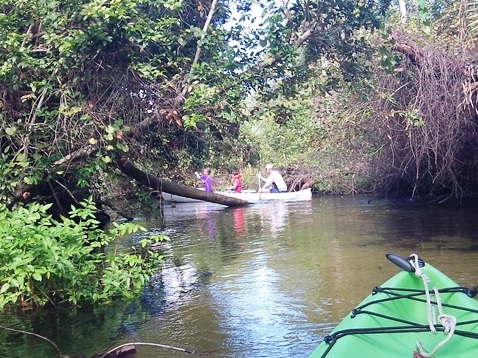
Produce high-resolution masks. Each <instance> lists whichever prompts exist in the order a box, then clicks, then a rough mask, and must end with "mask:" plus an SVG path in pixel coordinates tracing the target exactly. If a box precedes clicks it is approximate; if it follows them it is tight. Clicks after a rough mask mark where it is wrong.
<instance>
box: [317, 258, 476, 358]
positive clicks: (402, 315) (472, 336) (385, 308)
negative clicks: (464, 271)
mask: <svg viewBox="0 0 478 358" xmlns="http://www.w3.org/2000/svg"><path fill="white" fill-rule="evenodd" d="M421 270H422V271H423V273H425V275H426V276H427V277H428V279H429V280H430V283H429V290H428V292H430V293H431V294H432V295H433V293H434V291H433V290H432V287H433V288H436V289H438V292H439V294H438V296H437V297H434V296H431V298H430V299H429V302H430V303H431V305H427V297H426V296H427V295H426V290H425V289H424V282H423V280H422V278H420V277H416V276H415V274H414V273H413V272H406V271H402V272H399V273H398V274H397V275H395V276H393V277H392V278H390V279H389V280H388V281H386V282H385V283H384V284H383V285H382V286H380V287H376V288H374V290H373V292H372V293H371V294H370V295H369V296H368V297H367V298H365V300H363V301H362V302H361V303H360V305H359V306H357V307H356V308H355V309H354V310H352V312H351V313H350V315H349V316H348V317H346V318H344V319H343V320H342V321H341V322H340V323H339V324H338V325H337V327H336V328H335V329H334V330H333V331H332V333H331V334H330V335H329V336H327V337H325V339H324V341H323V342H321V343H320V344H319V346H318V347H317V348H316V349H315V350H314V351H313V352H312V354H311V356H310V357H311V358H319V357H351V356H353V357H359V358H360V357H364V358H365V357H367V358H369V357H401V358H406V357H410V358H412V357H414V352H416V351H417V340H420V342H421V344H422V346H423V348H424V349H425V351H428V352H430V351H432V350H434V348H435V347H437V346H438V345H440V344H443V346H441V347H439V349H438V350H436V354H434V355H433V356H434V357H436V358H448V357H450V358H451V357H460V358H468V357H469V358H471V357H478V301H477V300H476V299H474V298H472V297H471V296H473V295H474V294H476V292H475V291H473V290H470V289H468V288H465V287H460V286H458V285H457V284H456V283H455V282H454V281H453V280H451V279H450V278H449V277H447V276H446V275H445V274H443V273H442V272H440V271H439V270H437V269H435V268H434V267H433V266H431V265H429V264H428V263H427V264H425V266H424V267H423V268H422V269H421ZM437 302H438V303H437ZM440 302H441V309H442V311H443V313H444V314H446V315H451V316H453V317H455V318H456V326H455V328H454V334H453V335H452V336H451V338H450V339H449V341H446V342H444V343H442V342H443V341H444V340H445V339H446V338H447V337H448V333H445V332H444V330H445V328H444V326H442V324H441V323H440V321H437V322H436V323H435V324H434V325H433V327H435V329H436V331H437V332H435V333H434V332H432V331H431V328H430V326H429V320H428V314H427V312H428V307H430V308H431V309H432V311H430V312H431V315H432V316H434V317H437V316H438V315H439V313H440V311H439V310H440V305H439V303H440Z"/></svg>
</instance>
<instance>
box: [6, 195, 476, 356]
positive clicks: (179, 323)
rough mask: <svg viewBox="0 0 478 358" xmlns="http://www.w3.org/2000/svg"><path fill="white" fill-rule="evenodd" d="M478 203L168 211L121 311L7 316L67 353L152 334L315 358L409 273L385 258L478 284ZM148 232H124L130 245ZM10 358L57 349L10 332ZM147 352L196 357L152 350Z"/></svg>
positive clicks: (224, 350) (342, 202)
mask: <svg viewBox="0 0 478 358" xmlns="http://www.w3.org/2000/svg"><path fill="white" fill-rule="evenodd" d="M477 214H478V208H476V207H454V206H445V205H417V204H412V203H405V204H404V203H401V204H400V203H392V202H389V201H386V200H378V199H374V198H370V197H360V196H356V197H340V196H322V197H317V198H314V199H313V200H312V201H308V202H292V203H264V204H258V205H251V206H249V207H246V208H238V209H224V208H222V207H218V206H215V205H206V204H179V205H177V206H176V207H170V206H167V207H165V216H166V227H165V228H164V229H162V230H159V229H158V228H157V227H156V226H155V223H153V222H145V223H143V224H144V225H145V226H147V227H148V228H149V229H150V230H151V231H155V232H158V231H161V232H164V233H165V234H167V235H169V237H170V238H171V241H170V242H169V243H165V244H163V245H162V248H161V249H162V250H163V252H164V255H165V258H166V260H165V266H164V270H163V273H162V275H161V276H160V277H157V278H156V280H155V285H154V287H152V288H150V289H148V290H146V291H145V293H144V295H143V296H142V297H141V299H138V300H136V301H135V302H133V303H129V304H118V305H115V306H114V307H109V308H102V309H95V310H91V309H90V310H82V309H78V310H75V311H71V310H65V311H63V310H61V311H52V312H49V313H43V314H36V315H33V314H31V315H30V314H27V315H16V314H8V315H7V314H3V315H2V316H1V317H0V324H1V325H2V326H7V327H11V328H16V329H24V330H28V331H33V332H35V333H37V334H41V335H43V336H45V337H47V338H49V339H51V340H52V341H54V342H55V343H56V344H57V345H58V346H59V348H60V349H61V350H62V351H63V352H64V353H66V354H69V355H71V356H73V355H84V356H91V355H92V354H93V353H98V352H105V351H107V350H109V349H111V348H112V347H114V346H116V345H119V344H122V343H126V342H150V343H159V344H164V345H169V346H175V347H180V348H184V349H187V350H190V351H195V352H201V353H207V354H208V356H209V357H239V358H242V357H307V356H308V354H310V353H311V352H312V350H313V349H314V348H315V347H316V346H317V344H318V343H319V342H320V340H321V338H322V337H323V336H324V335H326V334H327V333H329V332H330V330H331V329H332V328H333V327H334V326H335V325H336V324H337V323H338V321H339V320H340V319H341V318H342V317H343V316H345V315H346V314H347V313H348V312H349V311H350V310H351V309H352V308H353V307H354V306H355V305H356V304H358V303H359V302H360V301H361V300H362V299H363V298H364V297H365V296H366V295H367V294H368V293H369V292H370V291H371V289H372V288H373V287H374V286H377V285H380V284H381V283H382V282H384V281H385V280H387V279H388V278H389V277H390V276H392V275H394V274H395V273H397V272H398V270H399V269H398V267H396V266H394V265H393V264H391V263H389V262H388V261H387V260H386V258H385V254H386V253H388V252H393V253H397V254H400V255H402V256H408V255H409V254H411V253H417V254H419V255H420V256H421V257H422V258H423V259H424V260H426V261H428V262H429V263H431V264H432V265H434V266H435V267H437V268H439V269H440V270H442V271H443V272H445V273H446V274H447V275H448V276H450V277H451V278H453V279H454V280H455V281H457V282H458V283H459V284H461V285H464V286H473V285H476V284H477V283H478V282H477V281H478V280H477V277H478V265H476V262H477V259H478V220H477V218H478V216H477ZM135 240H137V238H134V237H132V238H129V239H125V240H124V245H125V247H127V246H130V245H131V244H132V243H134V241H135ZM0 344H1V346H0V355H1V356H5V357H22V358H26V357H32V358H33V357H35V358H46V357H55V356H56V350H55V349H54V348H52V347H51V345H50V344H48V343H47V342H44V341H42V340H39V339H37V338H34V337H29V336H25V335H23V334H18V333H13V332H9V331H4V330H0ZM137 350H138V354H137V357H138V358H152V357H187V356H191V355H188V354H185V353H180V352H175V351H171V350H165V349H159V348H153V347H143V346H138V348H137Z"/></svg>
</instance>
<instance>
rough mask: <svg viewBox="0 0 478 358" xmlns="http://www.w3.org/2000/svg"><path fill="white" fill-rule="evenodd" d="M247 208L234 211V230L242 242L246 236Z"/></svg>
mask: <svg viewBox="0 0 478 358" xmlns="http://www.w3.org/2000/svg"><path fill="white" fill-rule="evenodd" d="M245 211H246V208H235V209H233V210H232V215H233V216H234V230H235V231H236V234H237V239H238V240H240V239H242V238H243V237H244V235H245V234H246V219H245V216H244V215H245Z"/></svg>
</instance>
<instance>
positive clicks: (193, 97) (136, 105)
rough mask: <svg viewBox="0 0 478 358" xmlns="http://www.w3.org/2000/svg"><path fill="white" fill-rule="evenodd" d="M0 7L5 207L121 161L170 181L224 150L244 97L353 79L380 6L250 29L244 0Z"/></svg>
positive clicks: (273, 6)
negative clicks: (311, 79) (325, 73)
mask: <svg viewBox="0 0 478 358" xmlns="http://www.w3.org/2000/svg"><path fill="white" fill-rule="evenodd" d="M0 4H1V7H2V10H3V11H2V13H1V15H0V32H1V33H2V34H3V35H4V41H2V44H1V45H0V56H1V59H2V66H1V67H0V100H1V111H0V116H1V119H2V122H1V132H2V137H1V152H2V170H3V173H4V175H3V177H2V180H1V184H0V185H1V189H2V190H1V195H2V199H4V200H7V201H8V202H10V203H14V202H15V201H17V200H19V199H20V198H22V195H23V196H24V195H25V192H29V193H32V195H38V196H40V197H43V198H45V197H48V196H50V197H49V198H46V199H47V201H55V200H54V199H53V198H55V197H56V198H58V197H60V196H61V197H62V199H63V200H64V199H65V198H67V197H69V198H71V201H76V200H77V199H78V196H79V197H82V196H83V197H84V196H85V195H86V194H87V193H85V191H86V192H88V191H90V190H91V187H92V185H93V184H92V179H93V178H94V177H97V176H98V173H100V172H105V173H115V172H117V166H116V165H115V163H116V160H117V158H118V157H119V156H126V157H127V158H128V159H129V160H131V161H133V162H135V163H137V164H138V165H139V166H140V167H141V168H143V169H145V170H148V171H152V172H153V173H154V174H160V173H162V175H166V176H172V175H173V173H170V174H167V173H168V168H169V169H171V168H174V167H177V166H178V165H179V164H178V163H180V162H181V166H184V165H197V164H199V163H201V162H203V161H204V159H205V158H210V157H212V156H215V155H216V154H215V153H218V152H219V151H221V150H229V149H231V147H232V146H233V145H234V143H237V138H238V135H239V128H240V126H241V123H243V122H244V121H245V120H246V119H247V118H248V116H250V114H251V109H250V108H246V106H244V99H245V98H247V97H248V96H251V94H253V95H254V96H255V97H256V98H258V99H259V100H260V101H261V102H262V103H261V108H262V109H263V108H265V107H268V105H267V99H273V98H276V97H277V95H278V94H279V93H281V94H284V95H292V94H295V93H297V89H298V88H300V86H301V85H302V84H303V83H304V81H303V80H304V78H307V76H310V74H311V72H310V70H311V69H313V67H312V66H310V64H312V63H315V62H317V61H328V62H331V63H332V62H333V63H336V64H337V65H338V66H339V67H340V69H341V70H342V71H341V73H342V74H344V75H343V78H353V76H354V74H357V73H358V71H357V66H356V65H357V59H358V54H359V52H361V51H363V50H364V49H365V48H366V47H367V46H368V44H367V43H366V42H365V41H363V38H360V37H357V36H354V33H355V32H356V31H359V30H360V31H372V30H373V29H375V28H377V27H379V26H380V20H381V18H382V16H383V15H384V14H385V13H384V9H385V8H386V7H387V5H388V4H387V3H380V2H376V1H371V0H365V1H359V2H358V3H357V2H356V1H351V0H341V1H336V0H329V1H317V0H316V1H310V0H308V1H300V0H298V1H294V2H290V3H289V2H283V3H282V2H279V1H277V2H276V1H264V2H263V3H261V6H262V7H263V13H262V16H261V17H260V18H258V19H251V20H250V21H255V22H256V24H257V26H254V27H249V28H246V27H244V26H243V22H242V21H244V20H246V19H247V18H248V17H249V18H250V17H251V16H252V15H251V13H250V12H249V10H250V8H251V4H252V2H251V1H237V2H234V1H227V2H226V1H201V0H184V1H182V0H160V1H148V0H146V1H145V0H121V1H116V0H110V1H104V0H95V1H81V0H80V1H76V0H72V1H67V2H59V1H43V0H38V1H32V2H25V1H21V0H1V2H0ZM233 18H237V19H239V20H240V21H233ZM330 82H332V81H330ZM275 105H276V106H277V104H275ZM270 109H271V110H274V106H272V107H271V108H270ZM279 109H280V106H279ZM276 110H277V111H278V109H277V108H276ZM81 188H85V189H81ZM82 192H83V194H81V193H82ZM47 193H48V194H47Z"/></svg>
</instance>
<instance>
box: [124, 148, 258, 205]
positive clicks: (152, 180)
mask: <svg viewBox="0 0 478 358" xmlns="http://www.w3.org/2000/svg"><path fill="white" fill-rule="evenodd" d="M116 162H117V163H118V167H119V169H120V170H121V171H122V172H123V173H124V174H125V175H127V176H129V177H131V178H133V179H135V180H136V181H138V183H141V184H142V185H144V186H146V187H148V188H151V189H153V190H158V191H159V192H165V193H169V194H174V195H179V196H184V197H186V198H191V199H198V200H203V201H207V202H210V203H214V204H221V205H225V206H234V207H235V206H244V205H248V204H249V203H248V202H247V201H246V200H241V199H237V198H232V197H229V196H224V195H221V194H216V193H208V192H206V191H203V190H199V189H196V188H191V187H189V186H187V185H182V184H177V183H172V182H170V181H166V180H162V179H159V178H157V177H155V176H153V175H150V174H148V173H146V172H144V171H142V170H140V169H138V168H136V167H135V166H134V165H133V164H131V163H130V162H129V161H128V160H127V159H126V158H124V157H121V158H119V159H118V160H117V161H116Z"/></svg>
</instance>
